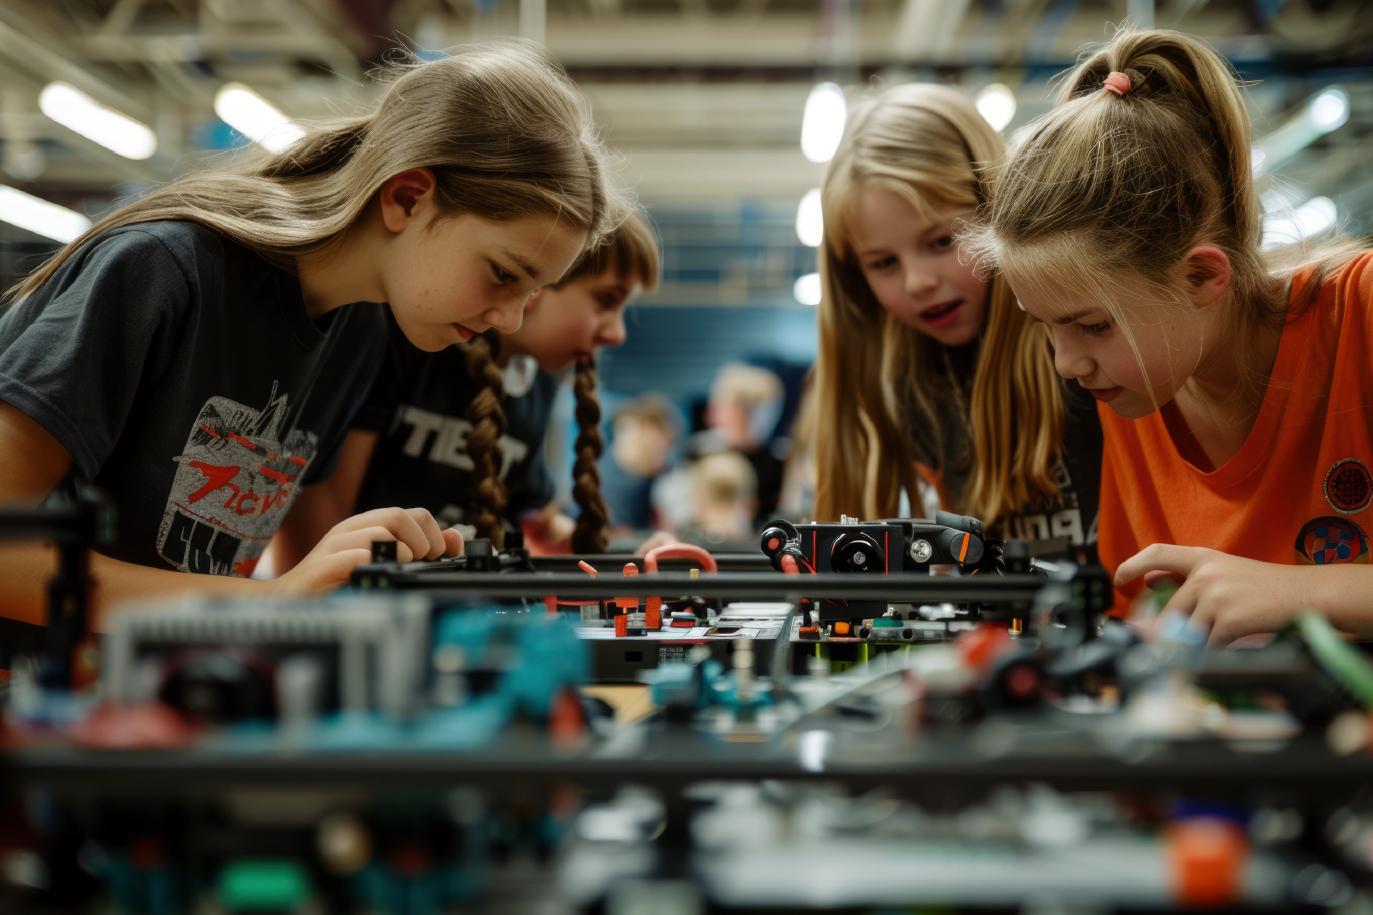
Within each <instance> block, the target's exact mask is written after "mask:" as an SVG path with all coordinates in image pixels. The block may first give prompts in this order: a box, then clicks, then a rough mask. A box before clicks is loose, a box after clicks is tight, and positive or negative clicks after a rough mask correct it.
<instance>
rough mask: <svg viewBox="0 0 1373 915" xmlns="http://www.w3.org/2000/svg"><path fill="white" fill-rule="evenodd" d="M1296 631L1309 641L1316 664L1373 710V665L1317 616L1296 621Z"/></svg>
mask: <svg viewBox="0 0 1373 915" xmlns="http://www.w3.org/2000/svg"><path fill="white" fill-rule="evenodd" d="M1297 630H1298V631H1299V632H1301V636H1302V638H1303V639H1305V640H1306V645H1307V647H1308V648H1310V649H1311V654H1313V655H1314V656H1315V658H1316V662H1317V663H1319V664H1320V665H1321V667H1322V668H1324V669H1325V671H1326V672H1327V673H1329V674H1330V675H1331V676H1332V677H1334V678H1335V679H1336V680H1337V681H1338V682H1339V684H1340V685H1341V686H1343V687H1344V688H1345V689H1347V690H1349V692H1350V694H1351V695H1352V696H1353V697H1354V698H1355V699H1358V700H1359V701H1360V702H1362V703H1363V704H1364V705H1365V706H1366V707H1368V708H1373V665H1370V664H1369V662H1368V660H1367V659H1366V658H1365V657H1364V656H1363V654H1362V653H1360V652H1359V650H1358V649H1357V648H1355V647H1354V646H1353V645H1350V644H1349V643H1348V642H1346V641H1345V640H1344V637H1343V636H1341V635H1340V634H1339V633H1338V632H1336V631H1335V628H1334V627H1333V626H1331V625H1330V622H1329V620H1327V619H1326V618H1325V617H1323V616H1320V615H1319V614H1315V613H1307V614H1305V615H1303V616H1302V617H1301V618H1300V619H1298V620H1297Z"/></svg>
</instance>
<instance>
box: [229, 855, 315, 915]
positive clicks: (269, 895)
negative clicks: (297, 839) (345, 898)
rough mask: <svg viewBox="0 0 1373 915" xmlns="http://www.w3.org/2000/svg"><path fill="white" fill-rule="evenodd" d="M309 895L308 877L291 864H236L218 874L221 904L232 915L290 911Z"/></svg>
mask: <svg viewBox="0 0 1373 915" xmlns="http://www.w3.org/2000/svg"><path fill="white" fill-rule="evenodd" d="M309 896H310V880H309V877H308V876H307V875H306V873H305V870H304V869H303V868H301V867H300V866H299V865H297V864H295V863H293V862H291V861H275V860H246V861H234V862H233V863H231V864H228V865H226V866H225V868H224V870H223V871H222V872H221V873H220V875H219V902H220V905H222V906H223V907H224V908H225V909H227V910H228V911H230V912H257V911H263V910H275V911H281V910H287V911H289V910H291V909H294V908H296V907H297V906H300V905H301V904H303V903H304V902H305V901H306V899H308V898H309Z"/></svg>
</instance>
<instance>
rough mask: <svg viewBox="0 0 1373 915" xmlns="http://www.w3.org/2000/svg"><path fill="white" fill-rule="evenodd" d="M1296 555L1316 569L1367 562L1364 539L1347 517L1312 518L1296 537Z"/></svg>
mask: <svg viewBox="0 0 1373 915" xmlns="http://www.w3.org/2000/svg"><path fill="white" fill-rule="evenodd" d="M1296 547H1297V555H1298V556H1300V557H1301V558H1302V559H1303V560H1304V561H1306V562H1309V563H1313V564H1315V565H1318V566H1326V565H1331V564H1333V563H1337V562H1368V561H1369V557H1368V536H1367V535H1366V534H1364V532H1363V528H1361V527H1359V526H1358V525H1357V524H1355V523H1354V522H1353V521H1350V520H1349V519H1348V518H1336V517H1334V516H1333V515H1325V516H1323V517H1320V518H1312V519H1311V520H1310V521H1308V522H1306V523H1305V524H1303V525H1302V528H1301V533H1299V534H1297V543H1296Z"/></svg>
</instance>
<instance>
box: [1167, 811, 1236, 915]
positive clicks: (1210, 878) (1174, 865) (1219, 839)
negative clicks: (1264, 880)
mask: <svg viewBox="0 0 1373 915" xmlns="http://www.w3.org/2000/svg"><path fill="white" fill-rule="evenodd" d="M1164 853H1165V855H1166V856H1167V861H1168V866H1169V870H1170V871H1171V874H1170V876H1171V877H1172V882H1173V897H1174V899H1175V900H1176V901H1177V902H1178V904H1180V905H1183V906H1186V907H1188V908H1199V909H1200V908H1219V907H1222V906H1230V905H1233V904H1234V903H1235V902H1236V901H1237V900H1238V899H1239V894H1240V881H1241V879H1242V878H1243V876H1244V864H1245V861H1246V860H1247V859H1248V857H1249V841H1248V839H1247V838H1246V837H1245V835H1244V833H1243V832H1242V831H1241V830H1240V828H1239V827H1238V826H1236V825H1235V824H1233V823H1227V822H1225V821H1223V820H1211V819H1196V820H1185V821H1183V822H1180V823H1174V824H1173V825H1172V826H1170V827H1168V831H1167V832H1166V833H1165V835H1164Z"/></svg>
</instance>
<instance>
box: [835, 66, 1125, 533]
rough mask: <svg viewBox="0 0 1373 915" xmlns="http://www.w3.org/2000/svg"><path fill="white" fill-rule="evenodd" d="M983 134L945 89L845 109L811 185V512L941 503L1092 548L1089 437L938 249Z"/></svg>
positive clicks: (1081, 404) (1094, 435)
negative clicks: (814, 296)
mask: <svg viewBox="0 0 1373 915" xmlns="http://www.w3.org/2000/svg"><path fill="white" fill-rule="evenodd" d="M1001 154H1002V144H1001V138H1000V137H999V136H998V135H997V133H996V131H995V130H993V129H992V128H991V126H990V125H988V124H987V123H986V121H984V120H983V119H982V117H981V116H980V115H979V114H978V112H977V110H976V109H975V108H974V107H973V105H972V103H971V102H970V101H969V100H968V99H967V98H965V97H964V96H963V95H962V94H961V93H959V92H957V91H955V90H954V89H951V88H947V87H944V86H938V85H930V84H910V85H901V86H895V87H893V88H890V89H888V90H886V91H885V92H882V93H881V94H879V95H877V96H876V97H874V98H871V99H868V100H867V101H865V102H864V103H863V104H862V105H860V106H859V107H858V109H857V110H856V111H855V112H854V114H853V116H852V117H851V119H850V121H849V123H848V126H847V127H846V128H845V131H844V136H843V139H842V140H841V142H840V144H839V148H838V151H837V152H836V153H835V156H834V159H833V160H832V161H831V162H830V165H829V169H828V171H827V172H826V174H825V182H824V186H823V188H822V192H821V194H822V197H821V200H822V208H823V212H824V223H825V236H824V242H823V244H822V246H821V248H820V256H819V260H820V276H821V281H822V298H821V303H820V347H819V359H818V361H817V364H816V374H815V397H816V402H815V405H814V408H815V410H816V416H817V419H818V421H819V425H818V427H817V440H816V444H815V455H816V475H817V485H816V517H817V518H818V519H821V520H833V519H837V518H838V517H839V515H841V514H848V515H857V516H862V517H867V518H879V517H890V516H893V515H895V514H897V512H898V506H899V504H900V500H901V494H902V492H903V491H904V492H905V493H906V495H907V496H908V497H909V498H910V502H911V505H912V506H914V507H915V509H917V511H918V509H919V508H920V502H921V500H920V498H919V497H918V496H917V493H918V492H919V491H920V490H921V487H922V485H923V484H932V485H933V486H934V488H935V490H936V491H937V493H938V496H939V500H940V502H941V503H942V506H943V507H945V508H948V509H952V510H955V511H958V512H961V513H964V514H970V515H975V516H977V517H980V518H982V519H983V520H984V521H986V522H988V523H989V524H990V525H991V526H992V528H993V529H994V530H996V531H997V532H998V533H1000V534H1002V535H1003V536H1011V537H1022V538H1026V539H1030V540H1040V541H1045V540H1057V541H1059V542H1060V544H1062V543H1063V542H1064V541H1065V540H1066V541H1067V542H1069V543H1071V544H1075V545H1086V544H1091V543H1092V542H1093V541H1094V540H1095V530H1094V528H1095V515H1096V501H1097V492H1096V487H1097V477H1098V473H1099V462H1100V447H1101V444H1100V442H1101V440H1100V430H1099V427H1098V425H1097V420H1096V414H1095V412H1094V410H1093V409H1092V408H1091V403H1090V401H1086V400H1085V399H1084V398H1083V397H1081V396H1080V395H1078V396H1065V391H1064V389H1063V386H1062V385H1061V383H1060V382H1059V380H1058V379H1057V378H1056V377H1055V375H1054V370H1053V363H1052V359H1051V357H1050V354H1049V351H1048V348H1047V345H1046V343H1045V340H1044V335H1043V333H1042V331H1040V330H1039V329H1037V328H1035V327H1034V326H1033V322H1031V321H1030V320H1029V319H1028V318H1027V317H1026V316H1025V315H1024V314H1023V313H1022V312H1021V311H1020V309H1018V308H1017V307H1016V306H1015V302H1014V300H1013V299H1012V297H1011V294H1010V291H1009V289H1008V288H1007V287H1006V285H1005V283H1004V282H1003V281H1002V280H1000V279H998V278H995V277H992V278H990V279H986V278H983V277H981V276H979V275H978V274H977V273H976V272H975V271H974V269H973V267H972V265H971V264H970V263H969V262H968V261H967V259H966V258H964V257H962V256H961V254H960V251H959V247H958V245H957V244H956V242H955V240H954V233H955V230H956V228H957V226H958V225H959V223H960V221H961V220H963V219H965V218H968V217H970V216H971V215H972V214H973V212H974V211H975V210H976V209H977V207H979V206H981V205H982V204H984V203H985V202H986V201H987V200H988V198H989V197H990V195H991V193H992V190H993V178H994V175H993V172H992V170H991V169H992V166H993V165H994V164H995V162H996V160H997V159H998V158H999V157H1000V156H1001Z"/></svg>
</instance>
